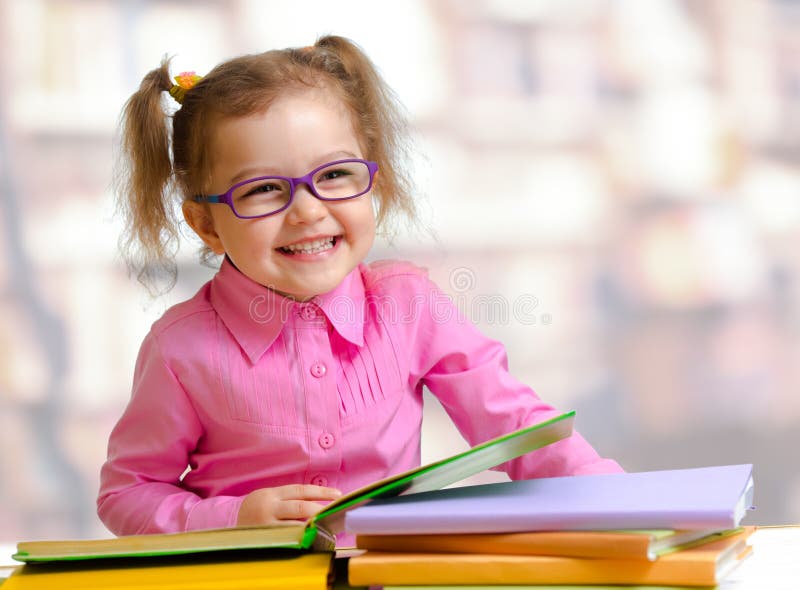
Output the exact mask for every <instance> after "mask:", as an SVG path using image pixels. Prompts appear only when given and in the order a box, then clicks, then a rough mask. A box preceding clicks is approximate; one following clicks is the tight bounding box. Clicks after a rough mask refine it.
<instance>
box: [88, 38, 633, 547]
mask: <svg viewBox="0 0 800 590" xmlns="http://www.w3.org/2000/svg"><path fill="white" fill-rule="evenodd" d="M168 66H169V63H168V61H165V62H164V63H162V64H161V67H160V68H159V69H156V70H154V71H152V72H150V73H149V74H148V75H147V76H146V77H145V78H144V80H143V81H142V84H141V87H140V88H139V90H138V91H137V92H136V93H135V94H134V95H133V96H132V97H131V98H130V100H129V101H128V103H127V105H126V108H125V112H124V118H123V138H124V144H123V145H124V147H125V168H124V173H123V178H122V180H123V183H122V187H123V190H122V191H121V194H120V199H121V201H122V203H121V204H122V207H123V209H124V210H125V212H126V215H127V220H128V226H127V228H128V233H127V244H128V253H129V255H130V257H131V260H133V264H136V260H134V257H133V254H134V253H136V252H138V253H139V255H140V256H139V258H138V259H137V260H138V267H137V268H138V270H139V277H140V279H142V280H145V281H146V280H147V279H148V277H149V276H150V273H151V272H152V271H153V269H156V268H163V267H164V266H165V265H166V266H169V265H171V264H173V262H172V260H171V257H170V251H171V250H170V244H172V243H173V240H174V239H175V238H176V236H177V235H178V233H177V222H176V220H174V219H173V218H172V216H171V215H170V211H171V210H172V207H173V202H174V201H173V200H172V199H179V201H180V203H181V204H182V212H183V216H184V218H185V220H186V222H187V223H188V224H189V226H190V227H191V228H192V229H193V230H194V231H195V232H196V233H197V235H198V236H199V237H200V238H201V239H202V240H203V242H204V244H205V247H206V252H207V253H213V254H216V255H218V256H219V257H220V258H221V260H222V262H221V265H220V268H219V271H218V272H217V274H216V275H215V277H214V278H213V279H212V280H211V281H209V282H208V283H207V284H205V285H204V286H203V287H202V288H201V289H200V290H199V291H198V293H197V294H196V295H195V296H194V297H192V298H191V299H189V300H188V301H185V302H183V303H181V304H178V305H176V306H174V307H172V308H170V309H169V310H167V312H166V313H165V314H164V315H163V317H161V318H160V319H159V320H158V321H156V322H155V323H154V324H153V326H152V328H151V330H150V332H149V334H148V335H147V337H146V338H145V340H144V342H143V344H142V347H141V350H140V353H139V358H138V360H137V364H136V369H135V374H134V383H133V392H132V395H131V399H130V402H129V404H128V406H127V408H126V409H125V411H124V413H123V415H122V417H121V418H120V420H119V422H118V423H117V425H116V426H115V428H114V430H113V432H112V434H111V437H110V440H109V446H108V459H107V461H106V463H105V465H104V466H103V469H102V473H101V488H100V494H99V498H98V513H99V515H100V517H101V519H102V520H103V521H104V522H105V524H106V525H107V526H108V528H109V529H110V530H111V531H112V532H114V533H116V534H135V533H156V532H177V531H185V530H191V529H201V528H215V527H228V526H236V525H249V524H275V523H277V522H282V521H302V520H304V519H307V518H309V517H310V516H312V515H313V514H314V513H315V512H316V511H318V510H319V509H320V507H321V503H324V502H326V501H329V500H331V499H334V498H336V497H338V496H339V495H340V494H341V493H342V492H348V491H351V490H353V489H355V488H358V487H360V486H363V485H366V484H368V483H370V482H372V481H375V480H377V479H381V478H384V477H387V476H389V475H392V474H394V473H398V472H401V471H405V470H407V469H410V468H412V467H415V466H417V465H419V462H420V427H421V421H422V401H423V395H422V393H423V388H424V387H427V388H428V389H430V391H431V392H432V393H433V394H434V395H435V396H436V397H437V398H438V399H439V400H440V401H441V403H442V404H443V406H444V408H445V409H446V410H447V412H448V414H449V415H450V417H451V418H452V419H453V421H454V423H455V424H456V426H457V427H458V429H459V431H460V432H461V433H462V434H463V435H464V437H465V438H466V439H467V440H468V441H469V443H471V444H473V445H474V444H477V443H480V442H482V441H485V440H488V439H490V438H494V437H496V436H499V435H501V434H504V433H507V432H510V431H512V430H515V429H518V428H521V427H523V426H525V425H527V424H531V423H534V422H538V421H541V420H543V419H546V418H548V417H551V416H554V415H556V414H557V413H558V411H557V410H555V409H554V408H553V407H551V406H549V405H547V404H546V403H544V402H543V401H542V400H541V399H539V397H538V396H537V395H536V394H535V393H534V392H533V391H532V390H531V389H530V388H529V387H528V386H526V385H524V384H522V383H520V382H519V381H517V380H516V379H514V378H513V377H512V376H511V375H510V374H509V372H508V370H507V361H506V354H505V350H504V348H503V347H502V345H501V344H499V343H497V342H495V341H493V340H490V339H488V338H486V337H485V336H483V335H482V334H481V333H480V332H478V330H477V329H476V328H475V327H474V326H472V325H471V324H470V323H469V322H468V321H467V320H466V319H465V318H464V317H463V316H462V315H461V314H460V313H459V311H458V310H457V309H456V308H455V306H454V305H453V304H452V302H450V300H449V299H447V298H446V296H444V294H443V293H442V292H441V291H440V290H439V289H438V288H437V287H436V285H434V284H433V283H432V282H431V281H430V280H429V279H428V278H427V276H426V274H425V272H424V271H423V270H421V269H419V268H417V267H415V266H413V265H412V264H409V263H405V262H397V261H382V262H377V263H371V264H366V263H365V262H364V260H365V258H366V257H367V254H368V252H369V251H370V248H371V246H372V243H373V240H374V237H375V233H376V230H377V229H378V228H382V227H384V226H385V225H386V224H387V223H388V222H389V221H390V220H391V219H392V218H393V217H394V216H395V215H397V214H401V215H402V214H406V215H411V216H413V211H414V207H413V202H412V199H411V196H410V191H409V189H408V187H409V186H410V183H409V182H408V180H407V178H406V177H405V176H404V175H403V167H402V165H401V164H402V162H401V159H400V155H401V154H402V152H403V147H404V142H403V130H404V122H403V119H402V117H401V116H400V115H399V114H398V113H399V111H398V109H397V106H396V104H395V103H394V101H393V98H392V94H391V92H390V90H389V89H388V88H386V86H385V84H384V83H383V81H382V80H381V78H380V77H379V76H378V74H377V72H376V70H375V68H374V66H373V65H372V64H371V63H370V61H369V60H368V58H367V57H366V56H365V55H364V54H363V53H362V52H361V50H360V49H359V48H358V47H357V46H355V45H354V44H353V43H352V42H350V41H348V40H346V39H343V38H340V37H324V38H321V39H319V40H318V41H317V43H316V44H315V45H314V46H312V47H306V48H302V49H285V50H278V51H269V52H266V53H262V54H258V55H249V56H244V57H237V58H234V59H231V60H229V61H227V62H224V63H222V64H220V65H219V66H217V67H216V68H214V70H212V71H211V72H210V73H209V74H208V75H206V76H205V77H203V78H202V79H200V80H199V81H198V78H199V77H197V76H191V75H181V76H178V77H176V81H177V82H178V83H177V84H173V82H172V81H171V79H170V75H169V71H168ZM165 92H168V93H169V94H170V95H172V96H173V97H174V98H175V99H176V100H178V101H179V103H180V108H179V109H178V110H177V111H176V112H175V114H174V115H173V116H172V125H171V128H170V126H169V124H168V123H169V119H170V118H169V117H168V116H167V115H166V114H165V112H164V110H163V106H162V100H161V99H162V96H163V95H164V93H165ZM443 312H446V313H443ZM502 468H503V470H504V471H506V472H507V473H508V474H509V475H510V476H511V477H512V478H515V479H521V478H530V477H544V476H556V475H571V474H585V473H602V472H614V471H620V470H621V469H620V467H619V465H617V463H615V462H614V461H612V460H609V459H603V458H601V457H599V456H598V455H597V453H596V452H595V451H594V450H593V449H592V448H591V446H590V445H589V444H588V443H587V442H586V441H585V440H584V439H583V438H582V437H581V436H580V435H579V434H577V433H576V434H574V435H573V436H572V437H570V438H569V439H566V440H563V441H560V442H558V443H555V444H552V445H549V446H548V447H546V448H544V449H541V450H538V451H535V452H533V453H529V454H527V455H524V456H522V457H520V458H519V459H516V460H514V461H511V462H509V463H506V464H504V465H503V466H502Z"/></svg>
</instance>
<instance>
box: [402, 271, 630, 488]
mask: <svg viewBox="0 0 800 590" xmlns="http://www.w3.org/2000/svg"><path fill="white" fill-rule="evenodd" d="M425 280H426V282H427V287H425V288H426V289H427V290H428V295H427V296H426V297H425V298H424V299H425V301H426V302H427V303H426V305H425V306H424V307H422V308H421V309H420V310H419V311H420V313H419V315H418V317H419V322H418V324H417V326H416V333H415V334H414V335H413V336H412V337H413V340H414V342H413V347H414V350H416V351H417V354H416V357H415V359H414V360H415V361H416V366H415V367H413V368H412V373H414V374H416V375H417V376H418V378H419V379H420V380H421V382H422V383H423V384H424V385H426V386H427V387H428V388H429V389H430V390H431V392H432V393H433V394H434V395H435V396H436V397H437V398H438V399H439V400H440V402H441V403H442V405H443V407H444V408H445V410H446V411H447V413H448V414H449V415H450V417H451V419H452V420H453V422H454V423H455V424H456V426H457V427H458V429H459V431H460V432H461V434H462V435H463V436H464V437H465V438H466V439H467V440H468V441H469V442H470V443H471V444H477V443H479V442H482V441H485V440H488V439H490V438H493V437H496V436H500V435H502V434H505V433H507V432H510V431H512V430H515V429H518V428H521V427H523V426H526V425H529V424H532V423H534V422H539V421H542V420H545V419H547V418H549V417H552V416H554V415H556V414H558V413H560V412H559V411H558V410H556V409H555V408H554V407H552V406H551V405H549V404H547V403H545V402H544V401H542V400H541V399H540V398H539V397H538V396H537V395H536V393H535V392H534V391H533V390H532V389H531V388H530V387H528V386H527V385H525V384H523V383H521V382H519V381H518V380H517V379H515V378H514V377H513V376H512V375H511V374H510V373H509V371H508V361H507V356H506V352H505V349H504V347H503V346H502V345H501V344H500V343H498V342H496V341H494V340H491V339H489V338H487V337H486V336H484V335H483V334H481V333H480V331H479V330H478V329H477V328H476V327H475V326H474V325H472V323H471V322H470V321H469V320H468V319H467V318H465V317H464V316H463V315H462V314H461V313H460V312H459V310H458V309H457V308H456V306H455V305H454V304H453V303H452V301H451V300H450V298H449V297H448V296H447V295H445V294H444V293H442V292H441V291H440V290H439V289H438V288H437V287H436V286H435V285H434V284H433V283H431V282H430V281H427V279H425ZM420 300H422V299H420ZM579 418H580V417H578V419H579ZM500 469H501V470H503V471H506V472H507V473H508V474H509V476H510V477H511V478H512V479H526V478H532V477H552V476H559V475H579V474H590V473H614V472H620V471H622V468H621V467H620V466H619V465H618V464H617V463H616V462H615V461H613V460H611V459H605V458H603V457H600V456H599V455H598V454H597V452H596V451H595V450H594V448H592V446H591V445H589V443H588V442H586V440H585V439H584V438H583V437H582V436H581V435H580V434H579V433H577V432H576V433H574V434H573V435H572V436H571V437H570V438H568V439H565V440H563V441H559V442H557V443H555V444H552V445H548V446H547V447H545V448H543V449H540V450H538V451H535V452H533V453H528V454H526V455H524V456H523V457H521V458H519V459H517V460H514V461H512V462H509V463H508V464H505V465H503V466H501V467H500Z"/></svg>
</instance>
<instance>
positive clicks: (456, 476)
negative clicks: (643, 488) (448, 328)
mask: <svg viewBox="0 0 800 590" xmlns="http://www.w3.org/2000/svg"><path fill="white" fill-rule="evenodd" d="M574 419H575V412H566V413H564V414H560V415H558V416H555V417H554V418H550V419H549V420H545V421H543V422H540V423H538V424H534V425H531V426H527V427H525V428H521V429H519V430H516V431H514V432H511V433H509V434H505V435H503V436H499V437H497V438H494V439H491V440H488V441H486V442H484V443H481V444H479V445H476V446H474V447H472V448H471V449H468V450H466V451H464V452H463V453H458V454H456V455H453V456H451V457H447V458H445V459H441V460H439V461H434V462H433V463H428V464H426V465H423V466H421V467H417V468H415V469H411V470H409V471H405V472H403V473H400V474H398V475H394V476H391V477H388V478H385V479H382V480H379V481H377V482H374V483H372V484H369V485H367V486H364V487H362V488H359V489H357V490H354V491H352V492H350V493H349V494H345V495H343V496H341V497H340V498H338V499H337V500H335V501H333V502H331V503H330V504H328V505H327V506H325V508H324V509H323V510H322V511H320V512H319V513H317V514H316V515H315V516H314V517H312V518H311V519H310V520H308V521H307V522H306V523H305V524H301V525H297V524H291V525H278V526H270V527H236V528H230V529H213V530H201V531H190V532H186V533H169V534H156V535H131V536H124V537H117V538H112V539H89V540H66V541H28V542H20V543H18V544H17V552H16V553H15V554H14V556H13V557H14V559H16V560H18V561H23V562H26V563H30V562H46V561H67V560H84V559H96V558H103V557H135V556H153V555H177V554H184V553H200V552H209V551H221V550H234V549H265V548H273V549H317V550H332V549H333V548H334V546H335V540H334V539H335V535H336V534H337V533H339V532H341V531H342V530H343V521H344V518H343V516H344V513H345V512H346V511H348V510H350V509H351V508H354V507H356V506H359V505H361V504H363V503H365V502H367V501H369V500H371V499H373V498H377V497H389V496H398V495H404V494H413V493H417V492H427V491H432V490H437V489H439V488H442V487H444V486H448V485H450V484H453V483H456V482H458V481H461V480H462V479H465V478H467V477H470V476H472V475H475V474H477V473H480V472H481V471H484V470H486V469H489V468H491V467H495V466H497V465H500V464H502V463H505V462H506V461H510V460H511V459H514V458H516V457H519V456H520V455H524V454H525V453H528V452H530V451H533V450H536V449H539V448H541V447H544V446H546V445H549V444H551V443H554V442H556V441H558V440H561V439H563V438H567V437H569V436H570V435H571V434H572V427H573V422H574Z"/></svg>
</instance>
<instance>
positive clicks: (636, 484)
mask: <svg viewBox="0 0 800 590" xmlns="http://www.w3.org/2000/svg"><path fill="white" fill-rule="evenodd" d="M752 471H753V466H752V465H749V464H748V465H723V466H717V467H700V468H693V469H671V470H665V471H643V472H639V473H614V474H607V475H581V476H571V477H551V478H542V479H528V480H521V481H509V482H500V483H490V484H483V485H476V486H465V487H460V488H449V489H444V490H436V491H432V492H423V493H419V494H411V495H408V496H401V497H396V498H386V499H378V500H373V501H372V502H371V503H369V504H367V505H365V506H361V507H358V508H356V509H354V510H352V511H350V512H349V513H348V514H347V517H346V521H345V527H346V529H347V530H349V531H350V532H352V533H356V534H361V535H366V534H372V535H401V534H449V533H507V532H520V531H543V530H556V531H567V530H616V529H722V528H735V527H737V526H739V525H740V523H741V521H742V519H743V518H744V515H745V512H746V511H747V510H748V509H749V508H751V503H752V499H753V476H752Z"/></svg>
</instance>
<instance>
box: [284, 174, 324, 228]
mask: <svg viewBox="0 0 800 590" xmlns="http://www.w3.org/2000/svg"><path fill="white" fill-rule="evenodd" d="M327 215H328V208H327V206H326V204H325V202H324V201H320V200H319V199H318V198H317V197H315V196H314V194H313V193H312V192H311V191H310V190H308V187H307V186H306V185H305V184H301V185H299V186H297V187H295V190H294V198H293V199H292V204H291V206H290V207H289V210H288V212H287V219H288V220H289V221H290V222H291V223H306V224H311V223H315V222H317V221H320V220H321V219H324V218H325V217H326V216H327Z"/></svg>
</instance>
